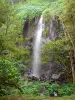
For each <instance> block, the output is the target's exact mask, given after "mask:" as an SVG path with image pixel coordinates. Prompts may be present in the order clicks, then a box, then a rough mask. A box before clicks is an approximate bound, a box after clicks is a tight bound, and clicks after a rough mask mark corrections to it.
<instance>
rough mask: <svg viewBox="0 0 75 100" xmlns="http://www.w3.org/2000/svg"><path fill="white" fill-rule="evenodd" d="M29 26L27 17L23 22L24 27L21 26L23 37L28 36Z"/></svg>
mask: <svg viewBox="0 0 75 100" xmlns="http://www.w3.org/2000/svg"><path fill="white" fill-rule="evenodd" d="M29 27H30V22H29V19H28V20H26V22H25V24H24V27H23V35H24V37H27V36H28V33H29Z"/></svg>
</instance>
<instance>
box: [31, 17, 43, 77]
mask: <svg viewBox="0 0 75 100" xmlns="http://www.w3.org/2000/svg"><path fill="white" fill-rule="evenodd" d="M43 29H44V23H43V17H42V16H41V17H40V19H39V22H38V26H37V30H36V32H35V39H34V47H33V62H32V72H33V75H32V76H35V77H37V78H39V77H40V73H39V71H40V63H41V51H40V50H41V39H42V33H43Z"/></svg>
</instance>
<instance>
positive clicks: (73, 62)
mask: <svg viewBox="0 0 75 100" xmlns="http://www.w3.org/2000/svg"><path fill="white" fill-rule="evenodd" d="M70 61H71V68H72V77H73V84H75V52H74V50H71V51H70Z"/></svg>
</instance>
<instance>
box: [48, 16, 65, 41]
mask: <svg viewBox="0 0 75 100" xmlns="http://www.w3.org/2000/svg"><path fill="white" fill-rule="evenodd" d="M63 33H64V27H63V23H62V22H61V20H60V19H59V16H54V17H53V18H52V20H51V22H50V28H49V38H50V40H57V39H58V38H60V37H61V36H62V35H63Z"/></svg>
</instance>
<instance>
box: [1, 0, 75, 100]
mask: <svg viewBox="0 0 75 100" xmlns="http://www.w3.org/2000/svg"><path fill="white" fill-rule="evenodd" d="M9 1H11V2H12V3H11V2H9ZM13 1H14V0H0V96H5V95H22V94H23V96H21V97H18V96H17V97H16V96H15V97H11V96H10V97H7V100H10V98H12V100H13V98H14V100H18V99H17V98H21V99H24V100H25V98H26V100H43V99H44V100H46V99H45V98H47V97H40V91H39V90H40V87H41V86H44V87H45V92H44V95H45V96H49V95H50V94H52V93H53V91H54V90H58V92H59V96H67V95H68V96H69V95H72V94H73V91H74V92H75V13H74V12H75V1H74V0H16V1H15V2H13ZM40 15H43V18H44V20H45V22H46V25H47V26H46V29H45V33H44V35H45V38H47V37H49V36H48V35H49V28H50V22H51V20H52V18H53V17H54V16H59V19H60V20H61V22H62V23H63V24H64V27H65V28H64V34H63V36H61V37H59V38H58V39H57V40H55V41H50V42H47V43H46V44H45V45H44V46H43V47H42V50H41V53H42V64H47V63H48V62H49V61H51V60H52V59H53V60H54V62H55V63H57V64H60V65H62V66H64V72H65V75H66V76H69V73H72V77H71V79H66V80H67V83H62V84H60V85H59V84H54V83H53V84H52V83H48V82H41V81H38V82H36V81H31V82H28V81H27V80H28V79H27V77H26V76H22V73H23V70H22V69H25V72H27V71H28V70H29V67H30V63H31V60H32V57H31V56H32V52H31V51H32V50H30V49H31V48H30V46H28V45H30V44H29V42H30V38H29V37H28V38H27V37H24V33H23V27H24V24H25V22H26V21H27V20H29V23H30V25H31V26H32V28H31V30H32V31H33V25H32V24H34V22H33V21H34V19H35V18H38V17H40ZM33 36H34V34H33ZM32 38H33V37H32ZM27 44H28V45H27ZM21 70H22V73H21ZM72 83H73V84H72ZM28 95H30V97H28ZM68 96H67V97H62V98H61V97H60V98H50V99H52V100H60V99H61V100H66V99H67V100H74V98H75V96H71V97H68ZM3 98H6V97H3ZM0 100H1V99H0Z"/></svg>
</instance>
